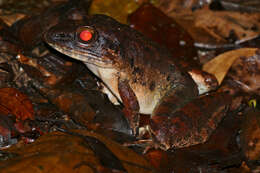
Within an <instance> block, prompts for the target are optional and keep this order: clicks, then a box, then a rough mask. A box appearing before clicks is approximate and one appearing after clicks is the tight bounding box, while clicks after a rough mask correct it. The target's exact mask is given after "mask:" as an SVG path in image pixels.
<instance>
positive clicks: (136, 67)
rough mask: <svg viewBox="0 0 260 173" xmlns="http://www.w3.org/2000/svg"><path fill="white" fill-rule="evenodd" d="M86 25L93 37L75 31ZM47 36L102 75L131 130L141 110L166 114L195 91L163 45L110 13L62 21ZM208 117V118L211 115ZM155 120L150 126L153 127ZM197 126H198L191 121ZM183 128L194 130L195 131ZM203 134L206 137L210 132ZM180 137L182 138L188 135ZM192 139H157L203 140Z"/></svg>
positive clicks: (164, 145) (56, 46) (168, 144)
mask: <svg viewBox="0 0 260 173" xmlns="http://www.w3.org/2000/svg"><path fill="white" fill-rule="evenodd" d="M84 29H87V30H89V31H91V32H92V33H93V37H92V39H91V40H89V41H82V40H81V39H80V38H79V33H80V32H81V31H82V30H84ZM45 40H46V42H47V43H48V44H49V45H51V46H52V47H53V48H54V49H56V50H58V51H60V52H61V53H64V54H66V55H68V56H70V57H72V58H74V59H78V60H80V61H83V62H84V63H85V64H86V66H87V67H88V68H89V69H90V70H91V71H92V72H93V73H94V74H95V75H96V76H97V77H99V78H100V79H101V80H102V81H103V83H104V85H105V86H106V88H104V92H105V93H107V94H108V96H109V98H110V100H111V101H112V102H115V98H116V99H117V100H118V101H120V102H122V103H123V104H124V106H125V112H126V114H127V115H126V116H127V118H128V120H129V122H130V125H131V126H132V128H133V130H134V133H136V128H138V126H139V124H138V121H139V113H145V114H152V117H164V116H163V115H161V114H164V113H163V112H165V110H166V112H167V117H168V119H169V118H170V117H171V116H172V115H173V114H174V112H176V110H177V109H180V108H181V107H182V106H183V105H184V104H186V103H187V102H188V101H189V100H191V99H192V98H195V97H197V96H198V88H197V85H196V83H195V82H194V81H193V79H192V78H191V76H190V75H189V74H188V73H187V72H184V71H182V69H180V67H178V66H176V65H175V64H176V63H175V62H173V61H172V60H171V58H170V56H171V53H169V51H168V50H167V49H166V48H163V47H160V46H159V45H158V44H156V43H154V42H152V41H151V40H149V39H148V38H146V37H144V36H143V35H142V34H140V33H139V32H137V31H135V30H134V29H132V28H130V27H129V26H127V25H123V24H120V23H118V22H117V21H115V20H114V19H112V18H110V17H108V16H104V15H94V16H88V17H86V19H84V20H78V21H65V22H64V23H61V24H58V25H57V26H55V27H53V28H51V29H50V30H49V31H48V32H47V33H46V34H45ZM168 108H169V109H168ZM167 110H168V111H167ZM179 116H181V115H179ZM208 119H210V120H211V117H209V118H208ZM189 121H190V120H189V119H186V120H183V122H182V123H184V124H189V123H190V122H189ZM154 122H156V121H153V122H152V125H151V127H152V128H153V127H154V128H155V129H157V127H156V126H155V125H154ZM201 125H202V126H204V124H201ZM196 128H201V127H197V126H195V127H191V129H196ZM186 130H188V131H190V134H191V135H192V133H193V131H191V130H189V129H186ZM151 132H152V133H153V135H154V136H155V138H157V134H156V133H157V130H153V129H152V130H151ZM164 133H167V132H164ZM174 135H178V134H174ZM203 135H204V136H205V137H204V138H208V136H209V135H210V134H209V133H205V134H203ZM172 137H173V138H174V136H171V137H170V138H172ZM159 138H160V136H159ZM178 138H183V140H185V138H186V136H179V137H178ZM187 138H189V137H187ZM164 140H166V141H167V139H164ZM192 140H193V141H192ZM192 140H186V141H187V144H185V145H182V144H180V145H179V144H178V143H172V142H171V141H170V142H163V141H162V140H161V139H157V141H160V142H161V144H162V147H161V148H163V149H168V148H172V147H185V146H189V145H194V144H196V143H199V142H201V140H198V141H196V139H193V138H192ZM204 141H205V140H204Z"/></svg>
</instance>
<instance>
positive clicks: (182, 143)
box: [151, 93, 231, 148]
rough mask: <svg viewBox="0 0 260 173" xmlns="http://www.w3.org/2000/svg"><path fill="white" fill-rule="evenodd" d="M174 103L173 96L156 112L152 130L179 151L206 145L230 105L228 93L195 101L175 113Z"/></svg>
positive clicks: (166, 99)
mask: <svg viewBox="0 0 260 173" xmlns="http://www.w3.org/2000/svg"><path fill="white" fill-rule="evenodd" d="M173 100H176V98H175V97H174V96H169V97H166V98H165V99H164V100H163V102H162V104H161V105H159V106H158V108H157V109H156V110H155V111H154V116H153V117H152V119H151V128H152V131H153V133H154V135H155V136H157V140H158V141H160V142H161V143H166V144H167V145H170V146H174V147H177V148H180V147H188V146H190V145H195V144H198V143H203V142H205V141H206V140H207V139H208V137H209V136H210V135H211V134H212V132H213V131H214V130H215V129H216V127H217V125H218V123H219V122H220V121H221V120H222V118H223V117H224V116H225V115H226V110H227V107H228V105H229V104H230V102H231V99H230V96H228V95H227V94H224V93H213V94H210V95H205V96H203V97H198V98H196V99H193V100H192V101H190V102H188V103H187V104H185V105H184V106H183V107H182V108H180V109H178V110H177V111H175V112H172V111H173V110H172V108H171V107H170V102H171V101H173Z"/></svg>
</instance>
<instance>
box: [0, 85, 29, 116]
mask: <svg viewBox="0 0 260 173" xmlns="http://www.w3.org/2000/svg"><path fill="white" fill-rule="evenodd" d="M0 112H1V113H2V114H5V115H8V114H13V115H15V116H16V119H18V120H25V119H34V110H33V105H32V103H31V101H30V100H29V99H28V97H27V96H26V95H25V94H23V93H21V92H20V91H19V90H17V89H15V88H1V89H0Z"/></svg>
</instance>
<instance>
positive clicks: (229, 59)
mask: <svg viewBox="0 0 260 173" xmlns="http://www.w3.org/2000/svg"><path fill="white" fill-rule="evenodd" d="M256 50H257V49H256V48H241V49H237V50H232V51H228V52H225V53H223V54H220V55H218V56H217V57H215V58H214V59H212V60H211V61H209V62H207V63H205V64H204V65H203V70H204V71H206V72H208V73H210V74H213V75H215V77H216V78H217V80H218V83H219V84H221V83H222V81H223V79H224V77H225V76H226V74H227V72H228V70H229V68H230V67H231V65H232V64H233V62H234V61H235V60H236V59H237V58H239V57H241V56H243V57H250V56H253V55H254V54H255V52H256Z"/></svg>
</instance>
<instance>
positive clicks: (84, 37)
mask: <svg viewBox="0 0 260 173" xmlns="http://www.w3.org/2000/svg"><path fill="white" fill-rule="evenodd" d="M79 38H80V39H81V40H83V41H89V40H90V39H91V38H92V33H91V32H90V31H89V30H84V31H81V33H80V34H79Z"/></svg>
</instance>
